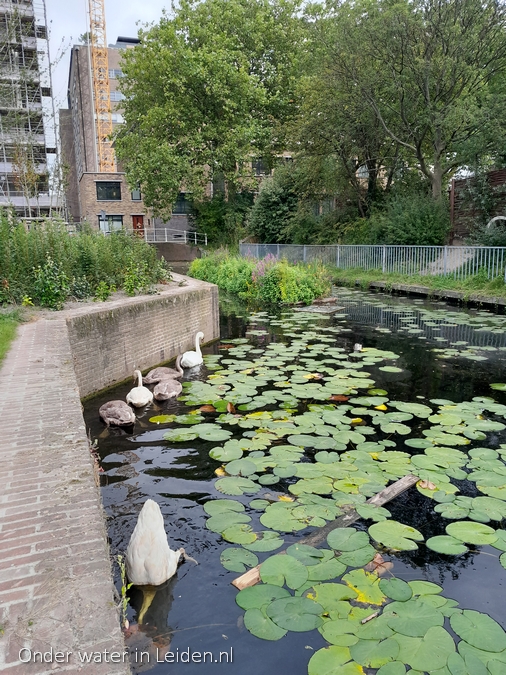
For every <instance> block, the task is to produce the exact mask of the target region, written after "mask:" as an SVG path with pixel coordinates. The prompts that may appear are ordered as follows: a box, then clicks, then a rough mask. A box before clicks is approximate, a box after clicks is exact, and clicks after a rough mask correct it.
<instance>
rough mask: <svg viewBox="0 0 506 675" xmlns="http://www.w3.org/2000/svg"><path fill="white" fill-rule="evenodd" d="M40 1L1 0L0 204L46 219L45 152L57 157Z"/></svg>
mask: <svg viewBox="0 0 506 675" xmlns="http://www.w3.org/2000/svg"><path fill="white" fill-rule="evenodd" d="M45 9H46V8H45V4H44V0H0V206H4V207H11V208H14V210H15V212H16V214H17V215H19V216H21V217H24V218H37V217H40V216H44V215H49V214H50V213H51V212H52V210H53V209H54V208H55V207H58V204H56V203H55V197H54V195H51V194H50V192H49V182H48V154H49V155H52V154H55V153H56V142H55V141H56V139H55V138H54V129H50V127H51V124H52V122H53V123H54V119H53V120H52V121H51V119H50V118H51V106H52V99H51V87H50V82H51V80H50V68H49V50H48V35H47V25H46V11H45Z"/></svg>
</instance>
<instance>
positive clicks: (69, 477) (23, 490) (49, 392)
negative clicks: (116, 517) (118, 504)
mask: <svg viewBox="0 0 506 675" xmlns="http://www.w3.org/2000/svg"><path fill="white" fill-rule="evenodd" d="M0 420H1V427H0V434H1V440H0V671H2V672H3V671H5V673H6V674H7V675H24V674H25V673H27V674H29V675H31V674H32V673H34V674H37V675H43V674H45V673H55V672H56V673H58V672H69V673H75V672H81V673H85V675H95V674H96V675H109V674H111V675H112V674H113V673H114V674H115V675H116V674H119V673H122V674H123V673H127V672H129V671H128V665H127V663H126V662H125V663H121V662H120V663H116V664H115V663H111V662H110V661H111V656H110V654H108V653H107V652H106V650H108V651H109V652H110V651H111V650H115V651H116V652H120V653H121V654H123V638H122V634H121V630H120V628H119V621H118V615H117V611H116V608H115V602H114V598H113V586H112V581H111V569H110V562H109V553H108V548H107V543H106V532H105V520H104V517H103V513H102V507H101V502H100V495H99V490H98V488H97V487H96V483H95V477H94V473H93V463H92V460H91V456H90V452H89V449H88V443H87V438H86V430H85V426H84V422H83V418H82V414H81V403H80V399H79V392H78V389H77V383H76V378H75V374H74V369H73V365H72V356H71V351H70V345H69V341H68V338H67V327H66V324H65V320H64V319H60V318H55V319H49V320H46V319H39V320H38V321H34V322H33V323H29V324H24V325H22V326H21V327H20V328H19V331H18V337H17V338H16V340H15V342H14V343H13V345H12V348H11V350H10V351H9V353H8V355H7V357H6V359H5V361H4V363H3V366H2V368H1V370H0ZM23 648H24V649H25V651H24V652H22V654H21V657H22V659H20V650H21V649H23ZM51 649H52V650H53V651H52V654H51V653H49V654H48V655H47V656H46V659H47V660H48V662H46V663H40V660H41V657H40V656H37V655H35V659H36V661H37V662H36V663H33V662H31V663H30V662H28V663H22V662H21V661H22V660H23V659H24V660H27V659H28V658H29V656H30V651H29V650H32V652H34V651H37V652H50V650H51ZM57 652H63V653H65V654H63V655H62V656H59V655H58V654H57ZM91 652H98V654H96V655H94V659H92V662H91V664H87V665H85V664H83V663H81V664H80V660H81V659H83V658H84V659H85V658H86V656H89V655H90V654H91ZM66 653H70V654H69V656H68V657H67V656H66ZM100 653H101V654H100ZM115 658H116V659H117V658H118V657H115ZM67 659H68V662H66V661H67ZM94 661H98V662H94ZM108 661H109V662H108Z"/></svg>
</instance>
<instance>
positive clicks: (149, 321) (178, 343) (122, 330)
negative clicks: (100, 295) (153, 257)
mask: <svg viewBox="0 0 506 675" xmlns="http://www.w3.org/2000/svg"><path fill="white" fill-rule="evenodd" d="M174 278H175V279H176V281H178V280H180V282H181V283H185V284H187V285H185V286H178V285H172V284H171V285H170V286H168V288H167V290H166V291H163V292H162V293H161V294H160V295H156V296H152V297H146V296H143V297H135V298H128V299H122V300H117V301H112V302H107V303H101V306H100V307H96V308H95V307H90V306H89V305H87V306H85V307H83V309H79V310H72V311H70V312H69V313H68V315H67V316H66V320H67V327H68V334H69V339H70V346H71V349H72V355H73V359H74V369H75V373H76V377H77V383H78V387H79V393H80V395H81V397H85V396H89V395H90V394H93V393H95V392H97V391H100V390H102V389H106V388H107V387H111V386H113V385H114V384H116V383H117V382H121V381H122V380H126V379H128V378H131V377H132V375H133V372H134V370H135V369H136V368H138V369H139V370H145V369H147V368H151V367H153V366H155V365H158V364H159V363H163V362H165V361H169V360H170V359H173V358H175V357H176V356H177V355H178V354H179V353H181V352H184V351H186V350H188V349H194V348H195V347H194V339H195V334H196V333H197V332H198V331H202V332H203V333H204V343H206V342H211V341H212V340H215V339H216V338H218V337H219V308H218V288H217V287H216V286H214V285H212V284H208V283H206V282H203V281H197V280H195V279H190V278H188V277H182V276H181V277H180V276H178V275H174Z"/></svg>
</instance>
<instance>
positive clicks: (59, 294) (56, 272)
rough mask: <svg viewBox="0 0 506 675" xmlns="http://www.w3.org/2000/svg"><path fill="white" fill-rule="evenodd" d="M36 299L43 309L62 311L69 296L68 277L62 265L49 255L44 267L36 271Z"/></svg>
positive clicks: (39, 267)
mask: <svg viewBox="0 0 506 675" xmlns="http://www.w3.org/2000/svg"><path fill="white" fill-rule="evenodd" d="M34 276H35V283H34V290H35V297H36V299H37V301H38V303H39V304H40V305H42V307H49V308H50V309H61V308H62V307H63V303H64V302H65V300H66V298H67V296H68V294H69V283H68V277H67V275H66V274H65V272H64V271H63V269H62V267H61V265H60V264H59V263H57V262H56V261H54V260H53V259H52V258H51V257H50V256H49V255H48V256H47V258H46V262H45V263H44V266H43V267H41V266H40V265H39V266H38V267H37V268H36V269H35V270H34Z"/></svg>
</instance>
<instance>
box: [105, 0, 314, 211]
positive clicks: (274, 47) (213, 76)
mask: <svg viewBox="0 0 506 675" xmlns="http://www.w3.org/2000/svg"><path fill="white" fill-rule="evenodd" d="M298 10H299V4H298V0H205V1H204V2H196V1H194V0H183V1H182V2H181V3H180V4H179V5H178V7H177V8H174V7H173V16H172V17H169V16H168V15H165V16H164V17H163V18H162V19H161V21H160V22H159V24H158V25H156V26H154V27H152V28H150V29H146V30H142V31H141V32H140V40H141V42H140V45H138V46H137V47H135V48H134V49H131V50H127V51H126V53H125V55H124V58H123V62H122V70H123V73H124V77H123V78H122V80H121V89H122V91H123V93H124V94H125V96H126V99H125V101H124V113H123V114H124V118H125V125H124V126H123V127H122V129H121V130H120V131H119V133H118V135H117V138H116V148H117V152H118V156H119V157H120V159H124V160H125V164H126V171H127V176H128V178H129V180H130V181H131V183H132V184H140V186H141V188H142V192H143V197H144V201H145V203H146V204H147V205H148V206H151V207H153V208H154V209H155V212H156V213H158V214H160V215H165V214H167V213H170V209H171V205H172V204H173V202H174V201H175V198H176V196H177V193H178V192H179V191H180V190H181V186H184V189H186V190H187V191H189V192H192V193H193V195H194V196H196V197H198V196H202V195H203V194H204V192H205V187H206V184H207V183H208V181H209V179H212V178H213V176H215V175H220V174H223V175H224V177H225V179H226V181H227V183H228V184H230V185H234V184H244V182H245V181H247V178H248V176H250V175H251V167H250V162H251V159H252V158H254V157H256V156H263V157H264V158H268V157H269V156H273V155H275V154H276V153H277V152H279V151H281V150H282V149H284V147H285V146H286V138H285V133H284V125H285V123H286V122H287V120H288V119H289V118H290V117H291V116H292V115H293V114H294V112H295V106H294V98H295V93H294V92H295V86H296V81H297V78H296V73H297V67H296V65H297V60H298V59H299V57H300V53H301V50H302V48H303V46H302V41H301V36H302V32H301V19H300V18H299V17H298V14H297V12H298Z"/></svg>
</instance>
